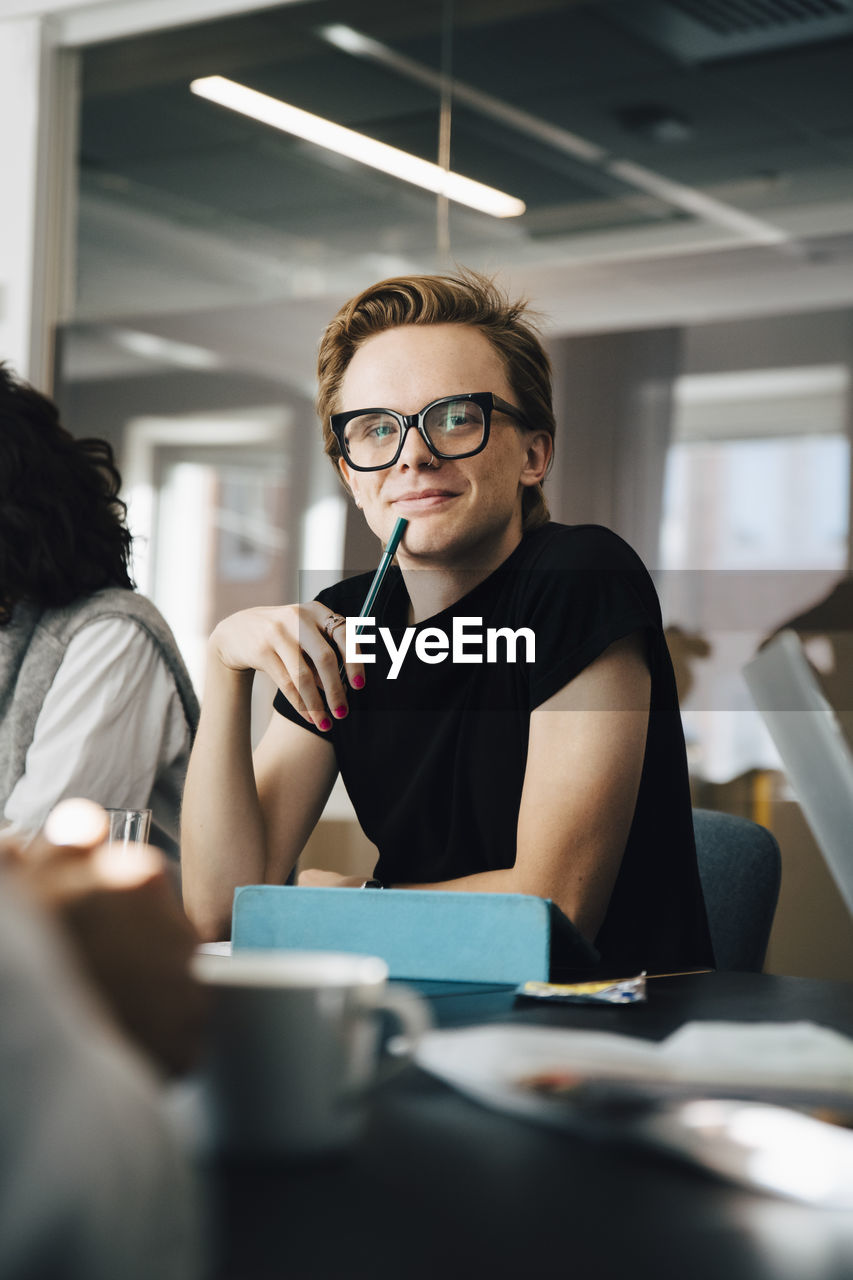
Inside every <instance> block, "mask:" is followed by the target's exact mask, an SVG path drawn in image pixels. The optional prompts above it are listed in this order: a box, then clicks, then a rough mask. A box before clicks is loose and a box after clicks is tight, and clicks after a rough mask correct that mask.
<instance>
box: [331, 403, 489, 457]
mask: <svg viewBox="0 0 853 1280" xmlns="http://www.w3.org/2000/svg"><path fill="white" fill-rule="evenodd" d="M423 426H424V431H425V432H426V436H427V439H428V440H429V442H430V444H431V445H432V446H433V448H434V449H435V450H436V452H437V453H441V454H444V455H446V456H448V457H454V456H456V455H458V454H462V453H470V452H471V451H472V450H474V449H476V448H477V447H478V445H479V444H480V443H481V441H482V439H483V432H484V430H485V417H484V414H483V410H482V409H481V408H480V406H479V405H478V404H475V403H474V402H473V401H471V400H443V401H441V403H439V404H434V405H431V406H430V408H429V409H428V410H427V412H426V414H425V415H424V419H423ZM401 432H402V427H401V425H400V423H399V422H398V420H397V419H396V418H395V417H394V416H393V415H392V414H390V413H382V412H380V413H361V414H359V415H358V417H357V418H351V419H350V420H349V422H348V423H347V425H346V428H345V430H344V441H345V443H346V449H347V453H348V454H349V456H350V458H351V460H352V461H353V462H354V463H355V464H356V466H360V467H376V466H381V465H382V463H383V462H390V460H391V459H392V458H393V457H394V456H395V454H396V452H397V449H398V448H399V445H400V434H401Z"/></svg>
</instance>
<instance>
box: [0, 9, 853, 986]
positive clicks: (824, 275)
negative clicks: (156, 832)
mask: <svg viewBox="0 0 853 1280" xmlns="http://www.w3.org/2000/svg"><path fill="white" fill-rule="evenodd" d="M211 76H221V77H226V78H228V79H229V80H230V81H233V82H235V83H237V84H239V85H242V86H247V87H249V88H250V89H254V90H258V91H260V92H261V93H263V94H265V95H268V96H269V97H270V98H272V99H275V100H276V101H277V102H279V103H286V104H289V105H292V106H295V107H298V108H300V109H301V110H302V111H305V112H310V113H312V114H313V115H316V116H319V117H321V118H322V119H324V120H328V121H332V122H333V123H336V124H339V125H344V126H346V127H347V128H349V129H351V130H354V131H356V132H357V133H359V134H363V135H366V136H368V137H370V138H373V139H378V140H380V141H382V142H385V143H388V144H390V145H392V146H394V147H396V148H398V149H400V150H402V151H404V152H407V153H409V154H413V155H415V156H418V157H421V158H423V159H427V160H431V161H434V162H436V163H438V164H439V166H443V167H444V168H445V169H447V168H449V169H450V170H452V171H454V172H457V173H459V174H462V175H464V176H466V177H469V178H473V179H475V180H477V181H478V182H480V183H484V184H488V186H490V187H492V188H495V189H497V190H498V191H500V192H502V193H504V194H506V195H509V196H511V197H514V198H515V200H516V201H521V202H523V212H516V213H513V216H506V217H495V216H491V215H490V214H488V213H485V212H482V211H480V210H477V209H473V208H470V207H466V206H464V205H462V204H460V203H457V202H456V201H453V200H447V199H445V198H444V197H441V196H438V197H437V196H436V195H434V194H432V193H430V192H428V191H425V190H422V189H420V188H418V187H416V186H413V185H411V184H410V183H408V182H404V181H401V180H400V179H399V178H397V177H394V176H391V175H389V174H387V173H380V172H377V171H376V170H375V169H372V168H368V167H366V166H365V165H364V164H362V163H359V162H358V161H356V160H353V159H349V158H346V157H344V156H342V155H341V154H338V153H336V152H333V151H330V150H326V149H323V148H321V147H319V146H317V145H315V144H314V143H312V142H309V141H306V140H304V139H302V138H299V137H296V136H294V135H292V134H290V133H287V132H281V131H279V130H276V129H273V128H271V127H270V126H269V125H265V124H261V123H258V122H257V121H256V120H253V119H250V118H247V117H246V116H245V115H242V114H238V113H235V112H234V111H233V110H229V109H227V108H225V107H223V106H221V105H217V104H215V103H214V102H212V101H209V100H207V99H206V98H203V97H200V96H198V95H197V94H195V93H193V92H192V91H191V89H190V85H191V84H193V83H194V82H196V81H198V80H199V79H204V78H205V77H211ZM851 82H853V0H807V2H806V0H802V2H801V0H760V3H759V0H714V3H713V4H706V3H704V2H703V0H424V2H423V3H421V4H419V5H417V6H408V5H400V4H399V3H392V2H391V0H346V2H344V0H337V2H333V0H292V2H291V3H286V4H273V3H246V2H242V3H241V2H240V0H208V2H207V3H206V4H204V5H202V4H201V3H199V2H198V0H171V2H170V3H169V4H168V5H166V4H165V3H164V4H161V3H160V2H159V0H149V2H148V3H146V4H140V3H138V2H137V0H101V2H99V3H97V4H95V3H91V4H86V3H73V2H71V0H41V2H39V0H4V3H2V4H0V140H2V147H3V155H4V158H5V163H4V171H5V172H4V198H3V200H2V201H0V356H2V357H3V358H7V359H10V360H11V361H12V362H13V363H14V364H15V365H16V366H17V367H18V369H19V370H20V371H21V372H22V373H24V374H26V375H28V376H30V377H31V378H32V379H33V380H34V381H35V382H36V383H37V384H39V385H40V386H42V387H44V388H46V389H48V390H51V389H52V390H53V393H54V394H55V396H56V398H57V399H58V401H59V403H60V406H61V408H62V411H63V414H64V417H65V420H66V422H67V423H68V425H69V426H70V428H71V429H72V430H73V431H75V432H76V433H78V434H96V435H103V436H106V437H108V438H109V439H110V440H111V441H112V442H113V443H114V445H115V447H116V449H117V452H118V454H119V459H120V464H121V468H122V472H123V475H124V480H125V493H126V496H127V499H128V502H129V506H130V519H131V523H132V527H133V529H134V532H135V534H136V537H137V550H136V565H135V571H136V576H137V579H138V582H139V585H140V588H141V589H142V590H144V591H145V592H146V593H147V594H149V595H151V596H152V597H153V598H154V600H155V601H156V602H157V604H158V605H159V606H160V607H161V609H162V610H163V612H164V614H165V615H166V617H167V618H168V619H169V621H170V623H171V625H172V627H173V629H174V630H175V632H176V635H177V637H178V640H179V642H180V644H181V647H182V649H183V651H184V653H185V656H186V658H187V661H188V664H189V666H190V670H191V672H192V674H193V677H194V679H195V680H196V682H197V684H198V685H199V688H200V687H201V685H202V682H203V678H204V644H205V640H206V637H207V635H208V633H209V631H210V630H211V628H212V627H213V625H214V624H215V623H216V621H217V620H218V619H219V618H220V617H222V616H224V615H225V614H227V613H229V612H232V611H233V610H234V609H237V608H241V607H244V606H247V605H250V604H254V603H272V602H275V601H284V600H289V599H292V598H294V597H295V596H296V595H308V596H310V595H312V594H313V593H314V592H315V591H316V590H317V589H319V586H320V585H322V584H323V582H324V581H325V580H326V579H329V578H331V579H334V578H335V577H337V576H339V574H340V572H341V570H342V569H344V568H347V569H354V570H363V569H366V568H371V567H372V566H373V564H374V562H375V559H376V556H377V550H378V549H377V547H376V546H375V545H374V543H373V539H372V538H371V536H370V535H369V533H367V532H366V531H365V529H364V526H363V524H362V523H361V522H360V520H358V519H356V518H355V517H354V513H353V511H352V509H351V508H350V507H348V505H347V503H346V501H345V497H344V494H343V491H342V489H341V487H340V485H339V484H338V482H337V480H336V477H335V476H334V474H333V473H332V471H331V469H330V468H329V466H328V464H327V462H326V460H325V458H324V457H323V455H322V451H321V449H320V445H319V433H318V430H317V426H316V422H315V419H314V414H313V408H312V399H313V394H314V362H315V354H316V347H317V342H318V339H319V335H320V332H321V330H322V327H323V325H324V324H325V322H326V321H327V320H328V319H329V318H330V317H331V315H332V314H333V313H334V311H335V309H336V308H337V306H338V305H339V304H340V303H341V302H342V301H343V300H344V299H345V298H346V297H348V296H350V295H351V294H352V293H353V292H355V291H356V290H358V289H360V288H361V287H363V286H365V285H367V284H369V283H371V282H372V281H374V280H376V279H378V278H381V277H382V276H386V275H389V274H398V273H410V272H419V271H431V270H437V269H438V270H441V269H446V268H448V267H452V266H453V264H454V263H464V264H467V265H470V266H473V267H476V268H479V269H482V270H485V271H488V272H491V273H494V274H496V275H497V276H498V277H499V278H500V279H501V281H502V282H503V283H504V284H505V285H506V286H507V287H508V288H509V289H510V290H511V291H515V292H518V293H522V294H525V295H526V296H528V297H529V298H530V299H531V300H532V302H533V303H534V305H535V306H536V308H537V309H538V310H539V312H540V314H541V317H542V325H543V331H544V333H545V336H546V339H547V343H548V347H549V350H550V352H551V355H552V359H553V363H554V373H555V392H556V401H557V407H558V423H559V435H558V450H557V462H556V465H555V469H554V472H553V475H552V477H551V479H550V481H549V491H550V501H551V506H552V513H553V515H554V516H555V518H557V519H560V520H564V521H567V522H579V521H585V520H593V521H599V522H602V523H605V524H608V525H610V526H611V527H612V528H614V529H616V530H617V531H618V532H620V533H621V534H623V536H625V537H626V538H627V539H628V540H629V541H630V542H632V544H633V545H634V546H636V548H637V549H638V550H639V551H640V552H641V554H642V555H643V557H644V558H645V560H646V562H647V563H648V565H649V566H650V568H651V569H652V570H653V572H654V574H655V577H656V580H657V582H658V587H659V589H660V592H661V598H662V602H663V606H664V612H665V618H666V621H667V623H668V625H669V627H670V635H671V648H672V650H673V656H674V658H675V661H676V666H677V670H678V672H679V676H680V681H681V687H682V699H683V710H684V720H685V730H686V734H687V738H688V747H689V755H690V762H691V771H692V776H693V782H694V796H695V799H696V802H697V803H700V804H705V805H708V806H711V807H720V808H725V809H728V810H730V811H732V812H740V813H745V814H747V815H749V816H754V817H756V818H758V819H759V820H761V821H764V822H766V823H767V824H768V825H769V826H771V827H772V828H773V829H774V830H775V831H776V832H777V834H778V835H779V838H780V841H781V842H782V848H783V857H784V865H785V876H784V884H783V894H782V901H781V903H780V909H779V914H778V919H777V925H776V928H775V930H774V935H773V939H772V940H771V950H770V955H769V958H768V967H769V968H771V969H772V970H775V971H777V972H788V973H800V974H811V975H815V976H836V977H844V978H847V979H853V923H851V921H850V918H849V915H848V913H847V912H846V910H845V909H844V907H843V905H842V903H841V901H840V898H839V896H838V894H837V892H836V890H835V887H834V885H833V883H832V881H831V879H830V877H829V875H828V873H827V872H826V871H825V869H824V866H823V862H822V859H821V857H820V855H819V853H818V852H817V850H816V848H815V846H814V843H813V841H812V840H811V836H810V834H809V832H808V828H807V826H806V824H805V823H804V822H803V820H802V816H801V815H800V813H799V808H798V806H797V803H796V798H795V797H794V795H793V794H792V792H791V791H790V788H789V786H788V784H787V781H786V779H785V776H784V771H783V770H782V769H781V768H780V763H779V760H778V757H777V756H776V754H775V752H774V750H773V747H772V744H771V742H770V740H769V738H768V737H767V734H766V732H765V731H764V729H763V726H762V723H761V721H760V717H759V716H758V714H757V713H756V712H755V710H754V709H753V708H752V705H751V703H750V699H749V695H748V693H747V690H746V687H745V685H744V683H743V680H742V677H741V675H740V668H741V666H742V664H743V662H745V661H746V660H747V659H748V658H749V657H750V656H751V654H752V653H753V652H754V651H755V648H756V646H757V644H758V643H759V642H760V640H761V639H762V638H763V637H764V636H766V635H767V634H768V633H769V632H771V631H772V630H774V629H775V628H776V627H777V626H779V625H781V624H782V623H783V622H784V621H785V620H786V619H788V618H790V617H792V616H793V615H795V614H797V613H800V612H801V611H802V610H803V609H805V608H807V607H809V606H810V605H812V604H814V603H815V602H817V601H819V600H820V599H821V598H822V597H823V596H825V595H826V593H827V592H828V591H829V590H830V589H831V587H832V586H833V584H834V583H836V582H837V581H838V580H839V578H841V577H842V576H843V575H845V574H846V573H847V572H848V570H849V566H850V546H851V528H850V517H849V511H850V486H851V480H850V477H851V468H850V437H851V416H853V415H851V394H850V384H851V359H852V358H853V357H851V352H853V342H851V338H853V269H851V268H853V95H851V94H850V84H851ZM516 207H519V206H516ZM850 625H851V626H853V618H851V619H850ZM819 660H820V654H819V652H817V651H815V661H817V662H819ZM841 696H842V699H843V698H845V697H846V696H847V695H846V694H842V695H841ZM255 701H256V706H255V712H256V731H257V732H260V731H262V728H263V725H264V722H265V719H266V717H267V716H268V714H269V704H270V690H269V689H268V688H266V687H265V686H264V685H263V684H262V683H261V682H260V681H258V684H257V688H256V696H255ZM850 705H853V703H851V704H850ZM306 856H307V857H308V858H313V859H324V860H328V859H329V858H330V857H333V858H335V859H336V860H337V861H338V863H339V864H340V865H345V866H349V865H352V866H355V865H359V866H361V865H369V861H370V856H371V854H370V851H369V850H365V848H364V845H363V841H362V840H361V838H360V834H359V833H358V831H357V828H356V827H355V825H354V823H353V821H352V815H351V813H350V810H349V808H348V803H347V801H346V797H345V796H343V795H340V794H338V793H337V792H336V793H335V795H334V796H333V800H332V802H331V804H330V808H329V810H328V811H327V815H326V819H325V821H324V824H323V827H322V830H321V831H320V832H319V833H318V836H317V837H316V838H315V841H314V842H313V844H312V847H311V848H310V849H309V850H308V851H307V853H306Z"/></svg>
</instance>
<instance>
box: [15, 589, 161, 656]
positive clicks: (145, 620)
mask: <svg viewBox="0 0 853 1280" xmlns="http://www.w3.org/2000/svg"><path fill="white" fill-rule="evenodd" d="M106 620H115V622H116V623H117V625H118V627H119V628H120V629H123V630H127V629H128V628H133V627H135V628H137V629H139V628H141V629H143V630H145V631H147V632H148V633H149V634H150V635H152V636H154V637H155V638H156V639H158V640H160V641H161V642H163V643H170V644H174V637H173V635H172V632H171V630H170V628H169V624H168V623H167V622H166V619H165V618H164V617H163V615H162V613H161V612H160V610H159V609H158V608H157V606H156V605H155V604H153V603H152V601H150V600H149V599H148V598H147V597H146V596H142V595H140V594H139V592H138V591H130V590H129V589H128V588H126V587H106V588H105V589H104V590H103V591H96V592H95V593H94V594H93V595H90V596H85V597H83V598H81V599H79V600H74V601H73V602H72V603H71V604H68V605H64V606H62V607H60V608H55V609H46V610H45V611H44V613H43V614H42V616H41V618H40V619H39V627H40V628H41V629H42V630H43V631H45V632H47V633H48V634H49V635H52V636H55V637H57V638H64V639H65V640H66V641H68V640H70V639H71V638H72V637H73V636H74V635H76V634H77V632H78V631H80V630H82V628H83V627H89V626H91V625H92V624H93V623H99V622H104V621H106Z"/></svg>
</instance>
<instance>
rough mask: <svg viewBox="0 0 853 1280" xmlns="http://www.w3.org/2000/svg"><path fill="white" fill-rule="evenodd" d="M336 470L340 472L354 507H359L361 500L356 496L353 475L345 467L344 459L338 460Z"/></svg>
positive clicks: (356, 491)
mask: <svg viewBox="0 0 853 1280" xmlns="http://www.w3.org/2000/svg"><path fill="white" fill-rule="evenodd" d="M338 470H339V471H340V473H341V475H342V476H343V478H344V484H345V485H346V487H347V488H348V489H349V491H350V493H351V494H352V496H353V501H354V502H355V505H356V506H357V507H360V506H361V498H360V497H359V496H358V490H357V489H356V487H355V485H354V484H353V473H352V471H351V470H350V468H349V467H348V466H347V463H346V461H345V459H344V458H338Z"/></svg>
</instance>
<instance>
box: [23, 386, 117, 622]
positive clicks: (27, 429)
mask: <svg viewBox="0 0 853 1280" xmlns="http://www.w3.org/2000/svg"><path fill="white" fill-rule="evenodd" d="M120 488H121V476H120V475H119V473H118V470H117V468H116V465H115V461H114V459H113V451H112V448H111V447H110V445H109V444H108V442H107V441H106V440H94V439H92V440H77V439H75V438H74V436H72V435H71V434H70V432H68V431H66V430H65V428H64V427H63V426H62V424H61V423H60V421H59V413H58V410H57V408H56V406H55V405H54V404H53V403H52V401H50V400H48V399H47V397H46V396H43V395H40V394H39V392H38V391H35V390H34V389H33V388H32V387H30V386H28V385H27V384H26V383H25V382H21V381H20V380H19V379H17V378H16V377H15V376H14V375H13V374H12V372H11V370H10V369H9V368H8V366H6V365H0V626H5V625H6V624H7V623H9V622H11V620H12V614H13V612H14V609H15V605H16V604H17V603H18V601H19V600H29V601H32V602H33V603H35V604H39V605H43V606H45V607H51V606H53V607H55V606H59V605H65V604H70V603H71V601H72V600H77V599H78V598H79V597H80V596H87V595H91V594H92V592H94V591H99V590H100V589H101V588H102V587H127V588H129V589H133V587H134V585H135V584H134V582H133V580H132V578H131V577H130V573H129V571H128V565H129V560H130V547H131V535H130V531H129V530H128V528H127V526H126V524H125V517H126V515H127V508H126V507H125V504H124V503H123V502H122V501H120V499H119V497H118V492H119V489H120Z"/></svg>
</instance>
